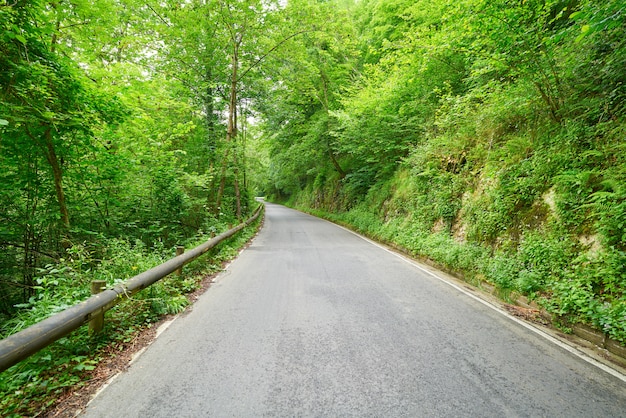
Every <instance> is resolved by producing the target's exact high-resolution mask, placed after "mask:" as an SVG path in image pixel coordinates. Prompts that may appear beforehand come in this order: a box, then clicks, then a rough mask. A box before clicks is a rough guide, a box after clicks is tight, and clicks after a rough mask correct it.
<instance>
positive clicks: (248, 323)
mask: <svg viewBox="0 0 626 418" xmlns="http://www.w3.org/2000/svg"><path fill="white" fill-rule="evenodd" d="M84 416H86V417H274V416H277V417H295V416H316V417H450V416H457V417H499V418H500V417H509V416H510V417H523V416H529V417H531V416H532V417H594V416H595V417H618V416H626V383H624V381H622V380H620V379H619V378H618V377H615V376H613V375H610V374H609V373H607V372H605V371H603V370H600V369H598V368H597V367H594V366H593V365H591V364H589V363H588V362H585V361H583V360H581V359H580V358H578V357H577V356H575V355H573V354H571V353H569V352H568V351H566V350H564V349H563V348H561V347H559V346H557V345H555V344H553V343H552V342H550V341H548V340H546V339H544V338H542V337H541V336H539V335H537V334H536V333H533V332H531V331H529V330H528V329H527V328H525V327H523V326H521V325H520V324H519V323H517V322H515V321H513V320H511V319H510V318H509V317H507V316H505V315H503V314H502V313H500V312H498V311H497V310H494V309H491V308H489V307H488V306H486V305H485V304H483V303H480V302H479V301H477V300H475V299H474V298H472V297H470V296H468V295H467V294H465V293H462V292H460V291H459V290H457V289H455V288H453V287H451V286H449V285H448V284H446V283H445V282H443V281H441V280H438V279H437V278H436V277H435V276H433V275H432V274H428V273H427V272H426V271H425V270H424V269H423V268H421V267H420V266H418V265H415V264H412V263H410V262H407V261H406V260H404V259H402V258H401V257H399V256H397V255H394V254H393V253H391V252H389V251H387V250H385V249H384V248H381V247H379V246H376V245H374V244H372V243H370V242H369V241H367V240H364V239H363V238H360V237H359V236H357V235H355V234H352V233H351V232H349V231H346V230H344V229H342V228H339V227H337V226H335V225H333V224H331V223H329V222H326V221H323V220H319V219H316V218H314V217H311V216H308V215H305V214H302V213H300V212H297V211H293V210H290V209H287V208H284V207H282V206H278V205H273V204H267V211H266V221H265V226H264V227H263V229H262V231H261V232H260V234H259V235H258V237H257V238H256V239H255V240H254V242H253V244H252V245H251V246H250V247H249V248H248V249H246V250H245V251H244V252H243V253H242V254H241V255H240V257H239V258H238V259H237V260H235V261H234V262H233V263H232V264H231V265H230V266H229V267H228V268H227V270H226V271H225V272H223V273H222V274H221V275H219V276H218V278H217V279H216V282H215V283H214V284H213V286H212V287H211V288H209V290H208V291H207V292H206V293H205V294H204V295H203V296H202V297H201V298H200V299H199V300H198V301H197V302H196V304H195V305H194V306H193V309H192V310H191V311H190V312H189V313H187V314H185V315H182V316H181V317H179V318H178V319H177V320H175V321H174V322H173V324H172V325H171V326H170V327H169V328H167V330H166V331H165V332H163V334H162V335H161V336H160V337H159V338H157V340H156V341H155V342H154V343H153V344H152V345H151V346H150V347H149V348H148V349H147V350H146V352H145V353H144V354H142V355H141V356H140V357H139V358H138V360H136V361H135V362H134V363H133V365H132V366H131V368H130V369H129V371H128V372H126V373H124V374H122V375H121V376H119V377H118V378H116V379H115V380H114V381H113V382H112V383H111V384H110V385H109V386H108V387H107V388H106V389H105V390H103V391H102V392H101V393H100V394H99V395H98V396H97V397H96V398H95V399H94V401H93V402H92V403H91V404H90V405H89V407H88V408H87V409H86V411H85V413H84Z"/></svg>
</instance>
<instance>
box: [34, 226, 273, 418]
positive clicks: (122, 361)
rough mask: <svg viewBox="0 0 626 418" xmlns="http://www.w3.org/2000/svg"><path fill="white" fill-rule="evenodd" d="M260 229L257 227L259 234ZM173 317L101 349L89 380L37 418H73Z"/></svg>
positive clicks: (207, 280)
mask: <svg viewBox="0 0 626 418" xmlns="http://www.w3.org/2000/svg"><path fill="white" fill-rule="evenodd" d="M261 225H262V223H261ZM261 225H260V226H259V230H260V228H261ZM257 232H258V231H257ZM255 236H256V235H255ZM253 239H254V237H252V238H251V239H250V240H249V241H248V242H247V243H246V245H245V246H244V247H243V248H247V247H248V246H249V245H250V243H251V242H252V240H253ZM231 261H232V260H231ZM229 262H230V261H225V262H223V263H222V269H221V270H220V272H221V271H222V270H223V269H224V268H225V267H226V265H227V264H228V263H229ZM220 272H217V273H214V274H211V275H207V276H206V277H204V278H203V279H202V281H201V282H200V285H199V287H198V289H196V290H195V291H193V292H191V293H189V294H187V299H188V300H189V302H190V305H189V306H188V307H187V310H186V311H188V310H189V309H192V307H193V303H194V302H196V301H197V300H198V298H200V296H201V295H202V294H203V293H204V292H206V291H207V289H208V288H209V287H211V284H212V283H213V279H214V278H215V277H216V276H217V275H218V274H220ZM173 317H174V316H173V315H166V316H164V317H163V318H161V319H160V320H159V321H157V322H155V323H152V326H151V327H150V328H144V329H143V330H141V331H139V332H138V333H137V334H136V335H135V337H134V338H133V339H132V341H129V342H127V343H125V344H124V345H123V346H122V348H121V349H120V346H119V344H118V346H117V347H116V348H113V347H111V346H109V347H107V348H105V349H104V350H103V352H102V358H103V359H104V360H102V361H101V362H100V363H99V364H98V365H97V366H96V368H95V369H94V370H93V371H92V372H91V379H89V380H87V381H84V382H82V383H81V385H80V386H76V387H73V388H69V389H68V390H67V392H65V393H64V394H63V395H61V396H60V397H59V399H58V400H57V401H56V402H55V403H54V404H53V405H51V406H50V407H49V408H47V409H46V411H45V412H43V413H41V414H39V415H38V416H41V417H46V418H51V417H55V418H56V417H59V418H70V417H76V416H77V415H78V414H80V413H81V412H82V411H83V410H84V409H85V407H86V406H87V404H88V403H89V401H91V399H93V397H94V396H95V395H96V394H97V393H98V391H99V390H100V389H101V388H102V387H103V386H104V385H105V384H106V383H107V382H108V381H109V380H111V379H112V378H113V377H114V376H116V375H118V374H120V373H123V372H124V371H126V370H127V369H128V368H129V367H130V364H131V361H132V359H133V357H134V355H135V354H137V353H138V352H139V351H141V350H142V349H143V348H145V347H147V346H148V345H150V343H152V341H154V339H155V338H156V334H157V330H158V329H159V327H160V326H161V325H162V324H163V323H165V322H167V321H170V320H171V319H172V318H173Z"/></svg>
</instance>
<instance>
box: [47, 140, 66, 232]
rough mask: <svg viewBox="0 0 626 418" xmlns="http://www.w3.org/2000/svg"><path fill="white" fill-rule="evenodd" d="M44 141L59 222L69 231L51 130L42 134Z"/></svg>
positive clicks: (59, 168)
mask: <svg viewBox="0 0 626 418" xmlns="http://www.w3.org/2000/svg"><path fill="white" fill-rule="evenodd" d="M44 140H45V142H46V158H47V159H48V163H50V167H52V176H53V177H54V189H55V191H56V195H57V201H58V202H59V211H60V213H61V222H62V223H63V226H64V227H65V229H66V230H69V229H70V214H69V211H68V210H67V204H66V203H65V191H64V190H63V170H62V169H61V164H60V163H59V158H58V157H57V154H56V151H55V149H54V144H53V143H52V132H51V128H48V129H47V130H46V132H45V134H44Z"/></svg>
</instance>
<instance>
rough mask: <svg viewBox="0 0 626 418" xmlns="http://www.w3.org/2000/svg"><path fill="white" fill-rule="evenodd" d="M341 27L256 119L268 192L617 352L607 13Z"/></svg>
mask: <svg viewBox="0 0 626 418" xmlns="http://www.w3.org/2000/svg"><path fill="white" fill-rule="evenodd" d="M345 16H346V19H348V20H349V21H350V22H352V25H342V31H340V32H338V33H336V34H335V35H334V36H332V37H331V38H332V39H329V40H328V41H327V42H325V43H324V46H325V47H324V48H323V52H315V54H323V59H322V60H319V59H317V58H316V56H315V57H314V55H313V53H310V55H309V59H311V60H315V62H316V63H318V66H317V71H312V72H311V75H310V77H311V81H310V82H309V83H303V81H302V74H301V73H298V76H297V77H294V78H293V83H292V84H288V83H284V84H283V86H284V91H283V92H278V93H280V96H279V99H274V102H277V101H279V102H280V103H281V104H282V106H281V109H283V111H282V113H280V114H279V113H276V114H274V115H271V114H270V113H267V115H268V119H267V122H266V123H267V130H266V131H267V132H271V136H269V137H268V139H267V142H266V146H267V149H268V151H267V152H268V153H269V155H270V159H269V161H270V164H269V165H268V173H269V174H268V177H269V178H270V180H271V181H270V183H269V184H268V185H267V190H268V193H269V194H272V195H273V196H274V198H275V199H277V200H282V201H287V202H290V204H293V205H295V206H300V207H303V208H307V209H313V210H319V211H322V212H324V213H325V214H326V216H329V217H331V218H333V219H336V220H341V221H343V222H347V223H349V224H350V225H352V226H354V227H355V228H356V229H358V230H359V231H362V232H365V233H367V234H369V235H371V236H373V237H376V238H379V239H382V240H385V241H389V242H394V243H397V244H399V245H401V246H402V247H405V248H406V249H408V250H409V251H411V252H413V253H414V254H416V255H419V256H422V257H426V258H429V259H431V260H434V261H435V262H437V263H438V264H440V265H441V266H444V267H446V268H448V269H450V270H454V271H457V272H459V273H462V274H464V275H465V277H467V278H468V280H470V281H474V282H476V283H480V282H482V281H486V282H489V283H491V284H494V285H496V286H497V287H498V288H499V289H500V293H501V294H502V295H504V296H506V295H507V294H509V293H510V292H517V293H520V294H523V295H526V296H528V297H529V298H530V299H532V300H535V301H536V302H537V303H538V304H540V305H541V306H542V307H544V308H545V309H547V310H548V311H549V312H551V313H552V314H554V318H555V322H557V323H559V322H562V323H566V322H567V321H572V322H583V323H586V324H589V325H592V326H594V327H595V328H597V329H599V330H602V331H604V332H605V333H606V334H607V335H608V336H610V337H611V338H614V339H616V340H618V341H621V342H622V343H624V342H626V293H625V290H626V187H625V186H624V185H626V159H625V156H626V152H625V151H626V148H625V147H626V142H625V138H626V137H625V133H626V123H625V120H624V116H625V111H626V45H625V44H624V42H625V40H626V33H625V30H626V29H625V28H626V21H625V19H626V9H625V8H624V5H623V4H622V2H619V1H613V0H609V1H605V2H595V1H584V0H582V1H577V0H572V1H526V2H521V3H520V2H510V1H505V0H501V1H483V0H464V1H455V2H448V1H403V0H392V1H388V0H384V1H382V0H369V1H361V2H359V3H358V4H356V5H354V6H352V7H351V8H349V9H346V11H345ZM345 39H349V40H350V41H345ZM305 50H307V51H311V50H312V49H311V48H310V47H309V48H308V49H305ZM320 98H323V100H320ZM285 103H286V104H289V105H290V106H291V112H289V115H288V116H285V112H284V106H285Z"/></svg>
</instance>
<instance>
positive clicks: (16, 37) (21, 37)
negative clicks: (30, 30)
mask: <svg viewBox="0 0 626 418" xmlns="http://www.w3.org/2000/svg"><path fill="white" fill-rule="evenodd" d="M15 39H17V40H18V41H20V42H21V43H23V44H24V45H26V38H24V37H23V36H22V35H19V34H16V35H15Z"/></svg>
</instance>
